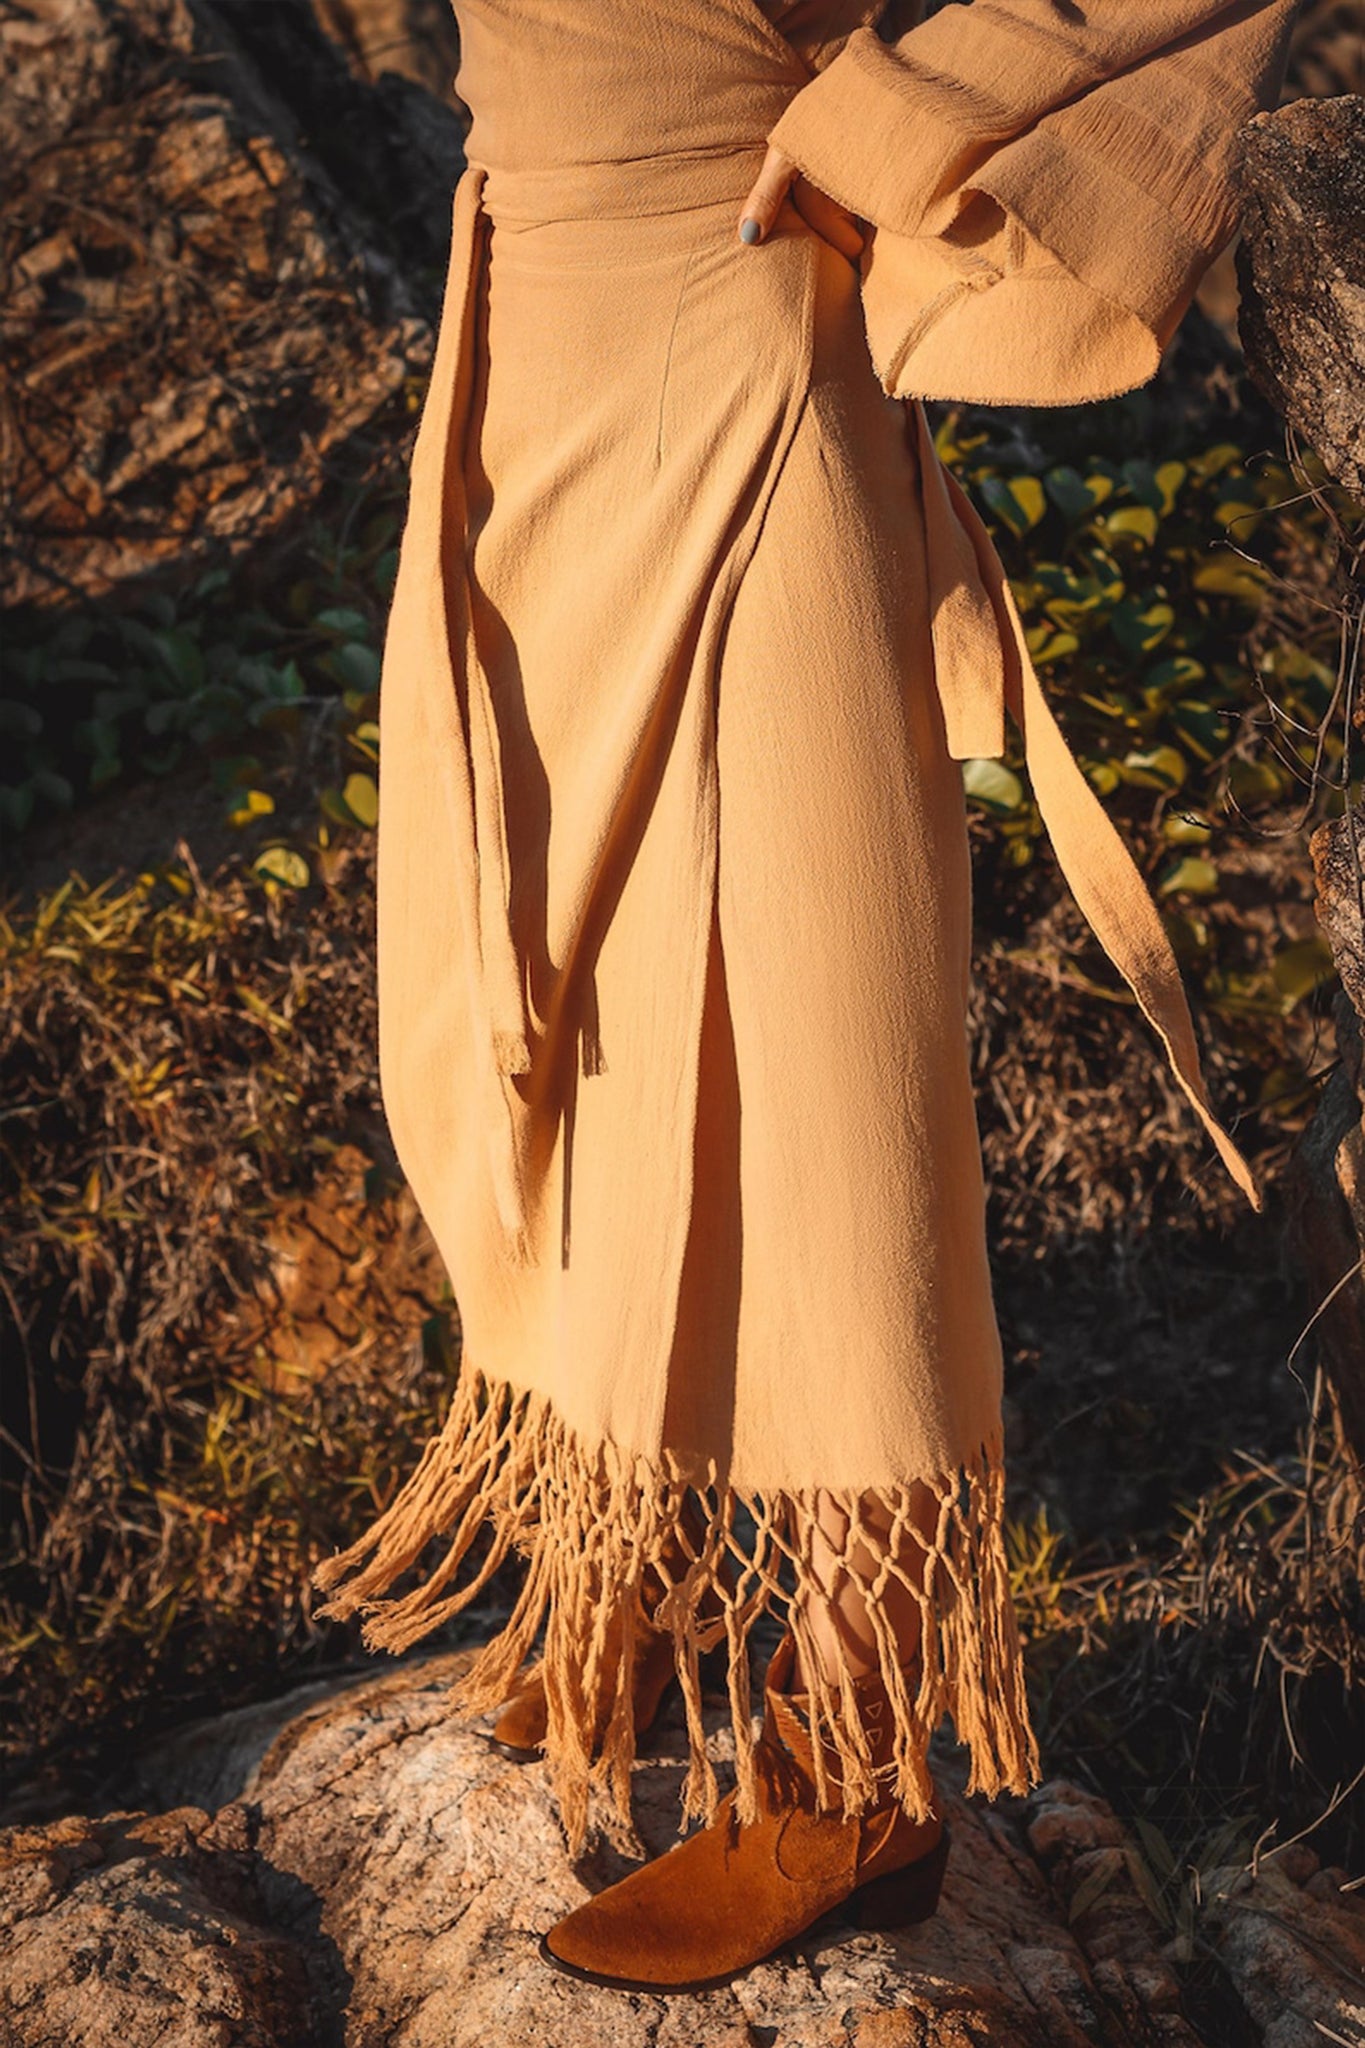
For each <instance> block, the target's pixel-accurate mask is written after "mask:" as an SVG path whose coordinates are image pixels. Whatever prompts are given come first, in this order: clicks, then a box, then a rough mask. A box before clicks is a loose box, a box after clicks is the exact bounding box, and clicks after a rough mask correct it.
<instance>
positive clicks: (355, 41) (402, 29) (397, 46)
mask: <svg viewBox="0 0 1365 2048" xmlns="http://www.w3.org/2000/svg"><path fill="white" fill-rule="evenodd" d="M315 5H316V7H317V11H318V18H319V20H320V21H321V22H322V25H323V27H324V28H325V29H326V30H327V33H328V34H329V35H331V36H334V37H335V38H336V40H337V41H338V42H339V43H340V44H341V46H342V48H343V49H344V50H346V52H347V53H348V55H349V57H350V60H351V62H352V64H353V66H354V67H355V69H356V70H357V71H358V72H359V74H360V76H361V77H362V78H370V79H379V78H381V77H382V76H383V74H384V73H385V72H386V71H396V72H399V73H401V75H402V76H403V77H404V78H411V79H414V80H415V81H416V83H417V84H418V85H424V86H425V87H426V89H427V91H428V92H431V93H435V94H437V95H438V97H440V98H442V99H446V98H453V94H452V91H451V88H452V85H453V83H454V78H455V73H456V71H457V69H458V68H459V62H460V37H459V28H458V25H457V23H456V19H455V16H454V14H453V13H452V12H451V9H450V7H449V5H448V0H315Z"/></svg>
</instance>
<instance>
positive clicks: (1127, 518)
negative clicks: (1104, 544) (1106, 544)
mask: <svg viewBox="0 0 1365 2048" xmlns="http://www.w3.org/2000/svg"><path fill="white" fill-rule="evenodd" d="M1104 530H1105V532H1106V533H1107V534H1108V535H1109V536H1110V538H1111V539H1113V538H1117V537H1125V538H1131V539H1133V540H1136V541H1139V542H1140V543H1141V544H1142V545H1143V546H1144V547H1150V546H1151V544H1152V542H1153V541H1154V540H1155V539H1156V530H1157V516H1156V513H1155V512H1154V511H1153V510H1152V508H1151V506H1150V505H1120V506H1119V507H1118V508H1117V510H1116V511H1113V512H1110V513H1108V514H1106V516H1105V519H1104Z"/></svg>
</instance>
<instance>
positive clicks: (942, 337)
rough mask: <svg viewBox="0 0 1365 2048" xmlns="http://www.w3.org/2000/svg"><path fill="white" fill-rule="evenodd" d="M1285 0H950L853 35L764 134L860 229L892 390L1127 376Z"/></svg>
mask: <svg viewBox="0 0 1365 2048" xmlns="http://www.w3.org/2000/svg"><path fill="white" fill-rule="evenodd" d="M1296 12H1297V0H1231V4H1229V0H1224V4H1213V0H1086V4H1085V5H1084V6H1082V5H1080V4H1076V0H969V4H956V5H951V6H946V7H942V8H940V9H939V11H938V12H937V13H935V14H934V15H933V16H932V17H931V18H930V19H929V20H927V21H922V22H920V23H919V24H918V26H916V27H914V28H911V29H910V30H908V31H907V32H906V33H905V34H904V35H902V36H901V37H899V38H898V39H897V40H895V41H883V40H882V38H881V37H880V36H879V35H878V34H877V32H876V30H875V29H874V28H870V27H866V28H859V29H855V30H854V31H853V32H852V34H851V35H850V36H849V37H848V38H847V40H846V41H845V42H844V44H843V45H842V47H841V48H840V49H839V50H838V52H837V54H836V55H835V56H834V57H833V58H832V59H830V60H829V61H828V62H827V63H826V64H825V66H824V68H823V69H822V70H820V71H818V72H817V73H816V75H815V76H814V77H813V78H812V79H811V80H810V82H809V83H808V84H806V85H804V86H802V87H801V88H800V89H799V90H798V91H797V92H796V93H795V94H794V96H793V97H792V99H791V100H790V101H789V102H788V104H787V106H786V108H785V109H784V111H783V113H782V114H781V116H780V117H779V119H778V121H777V123H776V126H775V127H774V128H772V129H771V130H770V132H769V135H768V140H769V141H770V142H773V143H775V144H777V146H778V147H779V148H781V149H783V150H785V151H786V153H787V154H788V155H789V156H790V157H792V158H793V159H794V160H795V161H796V163H797V164H798V165H799V166H800V168H801V170H802V171H804V172H805V174H806V176H807V177H808V178H809V179H810V180H811V182H812V183H813V184H815V185H818V186H819V187H820V188H821V189H822V190H823V191H825V192H827V193H829V195H830V196H831V197H832V198H834V199H837V200H838V201H839V202H840V204H841V205H844V206H846V207H848V209H849V210H850V211H851V212H852V213H855V214H857V215H859V216H860V217H861V218H862V219H864V220H865V221H867V222H868V223H869V226H870V230H871V231H870V233H869V235H868V238H867V242H866V245H865V247H864V250H863V255H862V259H861V263H860V271H861V287H862V303H863V315H864V322H865V326H866V330H867V339H868V346H869V349H870V351H871V354H872V360H873V363H874V365H875V367H876V370H877V374H878V377H879V378H880V380H881V383H882V385H883V387H884V389H885V390H886V391H887V392H888V393H890V395H891V396H893V397H896V398H937V399H952V400H958V401H966V402H969V403H976V404H983V405H1069V404H1076V403H1080V402H1084V401H1086V400H1090V399H1096V398H1106V397H1111V396H1113V395H1114V394H1116V393H1117V392H1120V391H1128V390H1131V389H1132V388H1133V387H1134V386H1135V385H1138V384H1142V383H1145V382H1146V380H1147V379H1148V378H1149V377H1150V376H1151V375H1152V374H1153V373H1154V371H1155V370H1156V368H1157V365H1158V363H1159V361H1160V359H1161V352H1162V350H1163V349H1164V348H1165V346H1166V344H1167V343H1168V342H1169V340H1170V339H1171V336H1172V335H1173V334H1174V332H1175V330H1176V327H1177V326H1178V325H1179V323H1180V320H1181V318H1182V317H1183V315H1184V313H1185V311H1186V309H1187V308H1188V306H1189V303H1190V300H1191V299H1192V298H1193V296H1194V291H1195V287H1196V286H1197V284H1198V282H1199V279H1200V277H1201V276H1202V274H1203V272H1204V270H1205V269H1206V268H1207V266H1208V264H1209V263H1210V262H1211V261H1212V260H1213V258H1214V257H1215V256H1216V255H1217V254H1218V252H1219V250H1220V249H1221V248H1223V246H1224V245H1225V244H1226V242H1227V241H1228V240H1229V239H1230V238H1231V235H1232V233H1233V231H1234V229H1235V227H1236V216H1237V199H1236V187H1235V158H1236V150H1237V147H1238V136H1239V131H1240V130H1241V128H1242V126H1243V125H1244V123H1245V122H1246V121H1247V120H1249V119H1250V118H1251V116H1252V115H1253V114H1254V113H1256V112H1257V111H1258V109H1260V108H1261V107H1263V106H1267V105H1270V104H1272V103H1273V101H1274V98H1275V96H1276V93H1277V91H1278V86H1279V80H1280V78H1281V76H1282V73H1283V66H1284V62H1285V54H1286V48H1287V43H1288V36H1289V31H1290V28H1291V26H1292V23H1293V19H1294V16H1295V14H1296Z"/></svg>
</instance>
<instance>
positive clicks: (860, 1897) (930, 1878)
mask: <svg viewBox="0 0 1365 2048" xmlns="http://www.w3.org/2000/svg"><path fill="white" fill-rule="evenodd" d="M951 1845H952V1836H951V1835H950V1834H949V1832H948V1830H947V1828H946V1827H945V1828H944V1830H943V1833H942V1834H941V1835H940V1836H939V1838H938V1840H937V1842H935V1844H934V1846H933V1848H932V1849H929V1850H927V1851H926V1853H925V1854H924V1855H923V1856H917V1857H916V1858H915V1860H914V1862H913V1863H907V1864H906V1866H905V1868H904V1869H903V1870H892V1871H888V1872H887V1874H886V1876H885V1877H874V1878H873V1880H872V1882H871V1883H870V1884H863V1885H859V1887H858V1889H857V1891H856V1892H854V1893H852V1894H851V1896H850V1898H849V1901H848V1905H847V1907H846V1912H847V1915H848V1918H849V1919H850V1920H851V1921H852V1922H853V1925H854V1926H855V1927H861V1928H863V1929H865V1930H867V1931H868V1932H881V1931H887V1930H890V1929H892V1928H896V1927H912V1926H914V1924H915V1922H916V1921H918V1920H928V1919H930V1918H931V1917H932V1916H933V1914H934V1913H935V1912H936V1911H937V1910H938V1900H939V1893H940V1891H941V1890H942V1887H943V1873H944V1870H945V1869H946V1868H947V1864H948V1850H949V1848H950V1847H951Z"/></svg>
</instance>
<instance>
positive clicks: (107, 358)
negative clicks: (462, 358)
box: [0, 0, 462, 604]
mask: <svg viewBox="0 0 1365 2048" xmlns="http://www.w3.org/2000/svg"><path fill="white" fill-rule="evenodd" d="M461 161H462V159H461V154H460V123H459V121H458V119H457V116H456V114H455V113H454V111H453V110H452V109H451V108H450V107H448V106H446V105H443V104H442V103H441V102H439V101H438V100H436V99H435V98H433V97H432V96H431V95H429V94H427V93H425V92H423V91H422V90H421V89H420V88H419V87H418V86H416V85H412V84H410V83H409V82H408V81H407V80H404V79H400V78H397V77H393V78H388V79H385V80H383V81H382V82H381V84H380V86H372V85H368V84H366V83H364V82H362V81H361V80H359V79H357V78H355V77H354V76H353V75H352V74H351V72H350V71H349V69H348V68H347V65H346V63H345V62H344V60H343V58H342V57H341V56H340V54H339V53H338V52H337V50H336V48H335V46H334V45H333V44H332V43H331V42H330V41H329V40H328V38H327V37H326V36H324V35H323V34H322V32H321V30H320V29H319V28H318V25H317V22H316V20H315V18H314V16H313V14H312V10H311V8H310V6H309V5H308V0H273V4H272V5H271V6H270V7H268V8H262V7H258V6H252V5H249V4H243V0H222V4H221V5H218V6H213V5H209V4H208V0H104V4H100V5H96V4H95V0H34V4H32V5H29V6H26V7H24V8H9V9H6V10H4V11H3V14H2V15H0V216H2V217H3V219H4V230H3V249H4V259H5V260H4V276H5V279H6V284H5V288H4V297H3V302H2V303H0V324H2V325H3V332H4V341H5V354H6V370H7V399H6V422H5V446H6V450H7V461H6V464H5V482H4V486H3V492H2V493H0V561H3V563H4V569H3V572H2V573H3V584H2V585H0V602H4V603H8V604H14V603H19V602H36V603H49V602H51V603H57V602H61V601H64V600H66V599H68V598H69V597H70V596H71V595H73V594H84V595H86V596H100V595H103V594H105V593H107V592H108V591H109V590H111V589H112V588H113V587H114V586H116V585H118V584H119V583H121V582H123V581H124V580H125V579H127V578H129V577H132V576H136V575H138V574H140V573H143V572H145V571H147V570H151V569H155V568H164V567H166V566H168V565H176V566H186V565H188V564H190V563H193V562H195V561H197V560H200V559H202V558H204V557H205V556H207V555H210V554H212V553H215V552H221V551H222V550H223V549H224V548H225V547H226V548H230V549H241V548H244V547H246V546H248V545H251V544H253V543H257V542H259V541H261V540H262V539H263V538H265V537H267V536H269V535H270V534H271V533H273V532H274V531H275V530H277V529H278V528H279V526H280V525H281V523H282V522H283V521H285V520H286V519H288V518H289V517H291V516H292V515H294V514H296V513H298V512H299V511H300V509H301V508H305V507H307V506H308V505H309V504H310V502H311V501H312V499H313V498H314V497H315V496H316V494H317V493H318V491H319V490H320V489H321V488H322V486H323V484H324V482H325V481H326V479H327V477H328V475H329V473H330V472H331V469H332V467H333V466H334V464H335V462H336V460H337V457H338V455H339V453H340V452H341V451H343V450H344V449H345V448H346V447H347V445H348V443H350V442H351V441H352V440H353V438H354V437H356V436H357V435H358V434H359V433H360V432H361V430H362V429H363V428H365V427H366V425H367V424H368V423H369V422H371V421H372V420H374V419H375V417H376V415H378V414H379V413H380V412H381V411H383V410H384V409H385V408H392V407H393V406H394V401H395V398H396V397H397V396H398V395H399V394H400V393H401V391H402V388H403V386H404V384H405V381H406V380H407V379H409V378H410V377H414V376H416V375H418V374H420V372H421V371H422V370H423V368H424V366H425V365H426V364H427V363H428V362H429V360H430V353H431V341H432V334H431V328H432V322H433V319H434V316H435V314H436V312H437V310H438V308H439V299H440V272H441V266H442V263H443V260H444V254H445V251H446V248H447V247H448V236H449V223H450V196H451V188H452V186H453V183H454V180H455V178H456V176H457V175H458V172H459V169H460V166H461Z"/></svg>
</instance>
